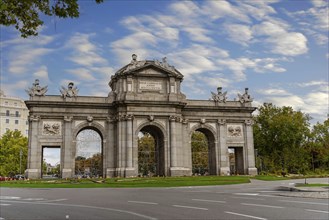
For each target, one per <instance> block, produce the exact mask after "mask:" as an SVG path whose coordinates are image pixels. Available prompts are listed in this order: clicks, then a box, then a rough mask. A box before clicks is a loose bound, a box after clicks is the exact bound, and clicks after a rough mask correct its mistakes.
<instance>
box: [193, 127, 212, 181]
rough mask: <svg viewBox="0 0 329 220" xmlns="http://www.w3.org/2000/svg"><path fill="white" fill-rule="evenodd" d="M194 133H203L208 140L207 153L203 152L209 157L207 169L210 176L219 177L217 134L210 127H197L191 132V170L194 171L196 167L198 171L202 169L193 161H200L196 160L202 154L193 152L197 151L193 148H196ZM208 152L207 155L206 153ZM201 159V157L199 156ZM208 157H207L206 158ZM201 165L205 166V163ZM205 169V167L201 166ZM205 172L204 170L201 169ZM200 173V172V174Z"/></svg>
mask: <svg viewBox="0 0 329 220" xmlns="http://www.w3.org/2000/svg"><path fill="white" fill-rule="evenodd" d="M194 132H201V133H202V134H203V135H205V137H206V139H207V150H208V152H207V151H203V155H207V157H208V167H207V173H209V174H210V175H217V164H218V163H217V160H218V158H217V156H216V155H217V132H216V131H215V130H214V129H213V127H211V126H209V125H200V124H198V125H195V126H193V127H192V128H191V130H190V132H189V143H190V152H191V154H190V155H191V168H192V171H193V170H194V168H195V167H199V168H197V169H200V166H198V165H196V164H193V161H198V159H196V158H195V156H196V155H198V154H200V153H201V152H200V151H198V150H197V151H196V152H193V150H195V148H193V146H195V145H194V144H193V142H192V135H193V133H194ZM206 152H207V153H206ZM199 157H200V156H199ZM204 157H206V156H204ZM201 164H204V162H202V163H201ZM201 167H204V166H201ZM201 170H203V169H201ZM199 173H200V171H198V174H199ZM201 174H204V172H202V173H201Z"/></svg>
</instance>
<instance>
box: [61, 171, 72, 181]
mask: <svg viewBox="0 0 329 220" xmlns="http://www.w3.org/2000/svg"><path fill="white" fill-rule="evenodd" d="M62 178H63V179H65V178H72V169H62Z"/></svg>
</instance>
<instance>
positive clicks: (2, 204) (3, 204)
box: [0, 203, 11, 206]
mask: <svg viewBox="0 0 329 220" xmlns="http://www.w3.org/2000/svg"><path fill="white" fill-rule="evenodd" d="M0 205H1V206H10V205H11V204H5V203H0Z"/></svg>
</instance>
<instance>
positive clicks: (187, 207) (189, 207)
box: [172, 205, 208, 210]
mask: <svg viewBox="0 0 329 220" xmlns="http://www.w3.org/2000/svg"><path fill="white" fill-rule="evenodd" d="M172 206H174V207H178V208H186V209H199V210H208V209H207V208H200V207H194V206H184V205H172Z"/></svg>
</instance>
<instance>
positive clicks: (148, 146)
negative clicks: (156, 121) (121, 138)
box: [138, 125, 165, 176]
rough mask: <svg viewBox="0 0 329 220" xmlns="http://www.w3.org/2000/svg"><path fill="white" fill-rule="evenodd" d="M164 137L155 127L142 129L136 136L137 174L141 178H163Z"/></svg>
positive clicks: (147, 126)
mask: <svg viewBox="0 0 329 220" xmlns="http://www.w3.org/2000/svg"><path fill="white" fill-rule="evenodd" d="M164 164H165V157H164V135H163V132H162V131H161V129H160V128H158V127H157V126H155V125H146V126H144V127H142V128H141V129H140V131H139V134H138V173H139V175H141V176H153V175H155V176H164V175H165V166H164Z"/></svg>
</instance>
